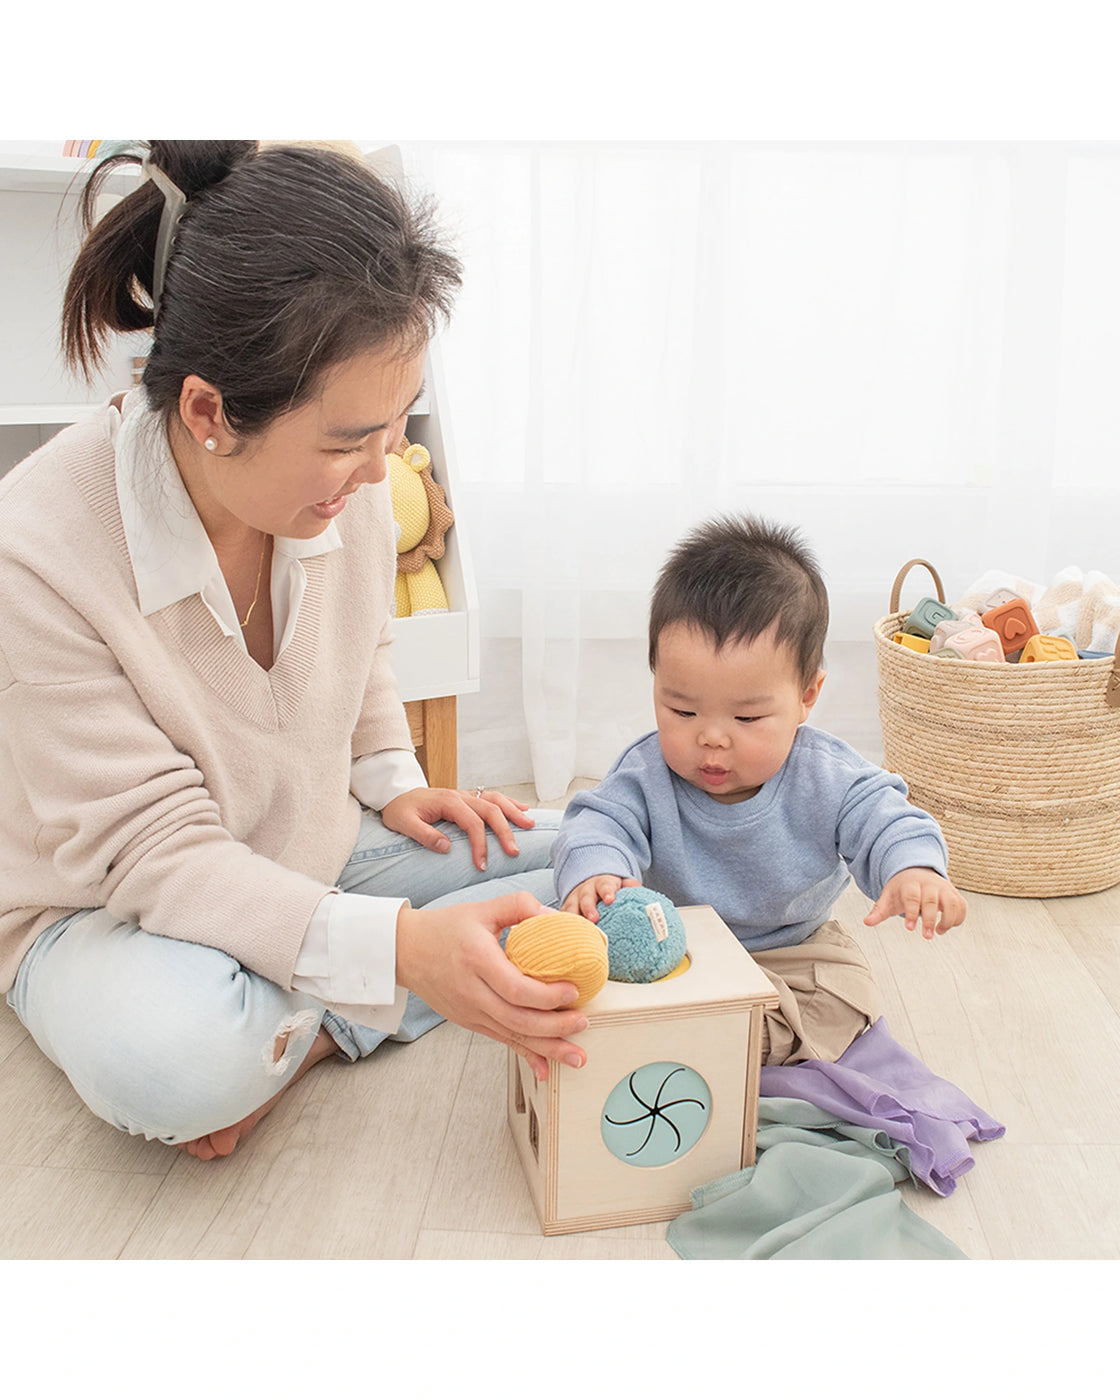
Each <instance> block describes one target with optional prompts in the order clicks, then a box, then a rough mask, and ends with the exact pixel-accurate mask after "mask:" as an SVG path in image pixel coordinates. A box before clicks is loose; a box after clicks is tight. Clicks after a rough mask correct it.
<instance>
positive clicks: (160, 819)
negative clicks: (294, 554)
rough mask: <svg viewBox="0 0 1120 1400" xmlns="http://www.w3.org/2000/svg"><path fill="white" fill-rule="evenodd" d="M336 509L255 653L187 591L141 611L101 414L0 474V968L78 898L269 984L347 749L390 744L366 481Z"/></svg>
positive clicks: (393, 710)
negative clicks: (267, 650) (283, 627)
mask: <svg viewBox="0 0 1120 1400" xmlns="http://www.w3.org/2000/svg"><path fill="white" fill-rule="evenodd" d="M337 524H338V529H339V533H340V535H341V537H342V540H343V546H344V547H343V548H342V549H336V550H333V551H331V552H329V553H326V554H323V555H318V556H315V557H312V558H310V559H307V560H305V561H304V567H305V569H306V572H307V590H306V593H305V594H304V598H303V602H302V605H301V607H300V612H299V620H298V623H297V625H296V630H295V634H294V636H293V637H292V639H291V641H290V642H289V644H288V646H287V647H286V648H285V649H284V651H283V652H282V653H281V655H280V656H279V657H278V659H277V661H276V663H275V665H274V666H273V667H272V669H271V671H267V672H266V671H263V670H262V669H261V668H260V667H259V666H258V665H257V663H256V662H255V661H253V660H252V659H251V658H250V657H249V656H248V655H246V653H245V652H244V651H243V650H242V648H241V647H240V646H239V644H238V642H237V640H236V639H235V638H232V637H226V636H225V635H224V634H223V632H222V629H221V628H220V626H219V625H218V623H217V621H216V620H215V618H214V616H213V615H212V614H211V613H210V611H209V609H208V608H207V607H206V605H205V604H204V603H203V602H202V600H201V598H200V597H199V596H198V595H195V596H194V597H191V598H186V599H183V600H182V601H181V602H178V603H173V604H172V605H171V606H169V607H166V608H163V609H162V610H161V611H159V612H156V613H153V614H152V615H151V616H150V617H147V618H145V617H143V616H142V615H141V613H140V611H139V608H138V606H137V599H136V587H135V582H134V579H133V574H132V568H131V565H130V561H129V557H128V551H127V548H126V545H125V537H124V530H123V527H122V524H121V516H120V509H119V506H118V503H117V494H116V484H115V459H114V450H113V444H112V440H111V438H110V433H109V427H108V417H107V414H106V413H100V414H97V415H94V416H93V417H92V418H90V419H88V420H86V421H85V422H83V423H80V424H77V425H75V426H74V427H72V428H67V429H66V430H65V431H63V432H62V433H60V434H59V435H58V436H57V437H56V438H54V439H53V440H52V441H51V442H49V443H47V444H46V446H45V447H42V448H40V449H39V451H38V452H36V453H34V454H33V455H32V456H31V457H29V458H27V460H26V461H24V462H22V463H21V464H20V465H19V466H18V467H15V468H14V469H13V470H12V471H11V472H10V473H9V474H8V476H7V477H5V478H4V479H3V480H2V481H0V986H3V987H4V988H7V987H9V986H10V985H11V983H12V981H13V980H14V978H15V974H16V970H17V968H18V966H19V962H20V959H21V958H22V956H23V954H24V953H25V952H26V950H27V949H28V947H30V945H31V943H32V942H33V941H34V940H35V938H36V937H37V936H38V935H39V933H40V932H41V931H42V930H43V929H44V928H45V927H46V926H47V925H48V924H50V923H53V922H54V921H55V920H56V919H58V918H60V917H61V916H62V915H63V914H65V913H67V912H69V911H71V910H75V909H83V908H89V907H105V908H107V909H108V910H109V911H110V912H111V913H113V914H116V915H118V916H119V917H120V918H135V919H136V920H138V921H139V923H140V925H141V926H142V927H143V928H145V929H147V930H148V931H149V932H151V933H156V934H161V935H164V936H166V937H169V938H181V939H185V940H187V941H189V942H195V943H206V944H209V945H211V946H212V947H215V948H221V949H223V950H224V951H226V952H228V953H230V954H231V955H232V956H233V957H235V958H236V959H237V960H238V962H240V963H242V964H243V965H244V966H245V967H248V968H250V969H252V970H253V971H255V972H258V973H261V974H262V975H263V976H265V977H268V978H270V979H271V980H272V981H274V982H278V983H279V984H280V985H281V986H284V987H289V986H290V985H291V976H292V971H293V968H294V965H295V960H296V956H297V954H298V952H299V948H300V944H301V942H302V940H303V937H304V934H305V933H306V931H307V925H308V922H309V920H310V918H311V915H312V913H313V912H314V910H315V908H316V906H317V905H318V903H319V901H320V900H321V899H322V897H323V896H324V895H325V894H326V893H327V892H328V890H330V889H331V888H332V886H333V884H334V881H335V880H336V878H337V877H338V875H339V873H340V871H341V870H342V867H343V865H344V864H345V863H346V861H347V859H348V858H349V856H350V854H351V851H352V849H353V844H354V840H355V837H356V835H357V829H358V819H359V808H358V804H357V802H356V801H355V799H354V798H353V797H352V796H351V795H350V791H349V786H350V765H351V761H352V759H353V758H356V757H359V756H361V755H363V754H366V753H375V752H378V751H380V750H382V749H386V748H398V749H411V748H412V743H411V740H410V738H409V730H408V723H407V720H406V719H405V714H404V707H403V706H402V704H401V702H400V700H399V698H398V696H397V688H396V682H395V679H394V677H393V674H392V671H391V668H390V663H389V643H390V640H391V632H390V618H391V616H392V601H393V584H394V575H395V566H396V548H395V543H394V533H393V517H392V508H391V503H390V498H389V487H388V484H387V483H382V484H380V485H376V486H365V487H363V488H362V489H361V490H360V491H359V492H358V493H357V494H356V495H354V496H352V497H351V498H350V500H349V502H348V504H347V508H346V510H345V511H344V512H343V513H342V515H341V516H339V517H338V521H337Z"/></svg>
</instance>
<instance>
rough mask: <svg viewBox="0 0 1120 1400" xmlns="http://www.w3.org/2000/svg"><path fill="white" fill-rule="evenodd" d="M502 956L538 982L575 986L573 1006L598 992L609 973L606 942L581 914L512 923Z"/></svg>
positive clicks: (551, 915) (536, 916)
mask: <svg viewBox="0 0 1120 1400" xmlns="http://www.w3.org/2000/svg"><path fill="white" fill-rule="evenodd" d="M506 956H507V957H508V958H509V960H510V961H511V962H512V963H513V964H514V965H515V966H516V967H518V968H520V969H521V971H522V972H524V973H525V974H526V975H527V976H529V977H536V978H537V979H538V981H541V982H573V983H575V985H576V987H577V988H578V990H579V996H578V998H577V999H576V1002H575V1005H576V1006H584V1005H585V1004H586V1003H587V1002H589V1001H590V1000H591V998H592V997H593V996H595V995H596V993H598V992H600V991H602V989H603V987H604V986H605V985H606V981H607V974H608V973H609V972H610V959H609V958H608V956H607V940H606V938H605V937H604V935H603V934H602V932H601V931H600V930H599V928H598V927H597V926H596V925H595V924H593V923H592V922H591V920H590V919H585V918H584V917H583V915H582V914H562V913H559V912H557V911H550V912H549V913H547V914H534V915H533V917H532V918H531V919H524V920H523V921H522V922H521V923H519V924H514V926H513V927H512V928H511V929H510V931H509V933H508V934H507V936H506Z"/></svg>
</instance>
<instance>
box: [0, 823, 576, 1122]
mask: <svg viewBox="0 0 1120 1400" xmlns="http://www.w3.org/2000/svg"><path fill="white" fill-rule="evenodd" d="M529 815H530V816H532V817H533V819H534V821H535V826H534V827H533V828H532V829H531V830H522V829H520V828H517V827H514V834H515V837H516V840H517V845H518V847H519V850H520V854H519V855H517V856H507V855H506V854H505V852H504V851H503V850H502V848H501V847H500V846H499V845H498V841H497V838H496V837H495V836H494V835H493V834H492V833H491V834H490V835H489V837H488V842H487V845H488V849H487V869H486V871H485V872H482V871H479V870H476V869H475V866H474V863H473V861H472V858H471V848H470V842H469V840H468V838H467V835H466V833H465V832H464V831H462V830H460V828H459V827H457V826H455V825H454V824H452V823H450V822H440V823H438V825H439V826H440V828H441V829H442V830H443V831H444V832H445V833H446V834H447V836H448V837H450V839H451V850H450V851H449V852H448V853H447V854H445V855H440V854H437V853H436V852H433V851H428V850H425V849H424V847H422V846H420V845H418V844H417V843H416V842H415V841H413V840H411V839H410V838H409V837H407V836H400V835H398V834H397V833H396V832H393V831H389V830H388V829H387V828H386V827H385V826H384V825H383V824H382V822H381V820H380V818H379V817H378V816H377V815H376V813H373V812H363V813H362V822H361V828H360V830H359V833H358V840H357V843H356V845H355V847H354V852H353V854H352V855H351V857H350V859H349V861H348V862H347V864H346V868H345V869H344V870H343V871H342V873H341V874H340V876H339V878H338V886H339V888H340V889H343V890H347V891H350V892H352V893H356V894H368V895H383V896H396V897H398V898H400V897H407V898H408V899H409V900H410V901H411V903H412V905H413V907H414V908H436V907H439V906H441V905H448V904H462V903H467V902H469V901H472V900H483V899H494V898H497V897H498V896H499V895H503V894H508V893H511V892H515V891H518V890H528V891H529V892H530V893H531V894H533V895H535V896H536V898H537V899H539V900H540V902H541V903H542V904H546V905H550V906H552V907H555V906H556V896H555V890H554V887H553V882H552V870H551V867H550V866H549V864H548V861H549V852H550V849H551V846H552V842H553V839H554V837H555V834H556V827H557V825H558V824H559V819H560V815H561V814H560V813H559V812H553V811H540V812H531V813H530V814H529ZM8 1005H9V1006H10V1007H11V1008H12V1010H13V1011H14V1012H15V1013H16V1015H17V1016H18V1017H19V1019H20V1020H21V1021H22V1022H23V1024H24V1025H25V1026H26V1027H27V1029H28V1031H29V1032H30V1034H31V1036H32V1038H33V1039H34V1041H35V1043H36V1044H37V1045H38V1046H39V1048H40V1049H41V1050H42V1051H43V1053H44V1054H45V1055H46V1056H47V1058H48V1059H49V1060H51V1061H52V1062H53V1063H54V1064H55V1065H57V1066H58V1067H59V1069H61V1070H62V1071H63V1073H64V1074H65V1075H66V1076H67V1078H68V1079H69V1080H70V1082H71V1084H73V1086H74V1088H75V1089H76V1090H77V1092H78V1095H79V1096H80V1097H81V1099H82V1100H83V1101H84V1102H85V1103H86V1105H87V1106H88V1107H89V1108H90V1109H92V1110H93V1112H94V1113H95V1114H97V1116H98V1117H99V1118H103V1119H105V1121H106V1122H108V1123H112V1124H113V1126H114V1127H116V1128H120V1129H121V1130H122V1131H124V1132H128V1133H135V1134H143V1136H144V1137H146V1138H156V1139H158V1140H159V1141H160V1142H167V1143H177V1142H190V1141H191V1140H192V1139H193V1138H197V1137H201V1136H202V1135H203V1134H204V1133H209V1132H214V1131H215V1130H217V1129H218V1128H225V1127H229V1126H230V1125H231V1124H233V1123H239V1122H240V1121H241V1119H242V1118H245V1117H247V1116H248V1115H249V1114H250V1113H252V1112H253V1111H254V1110H255V1109H257V1108H259V1107H260V1106H261V1105H262V1104H264V1103H266V1102H267V1101H268V1100H269V1099H270V1098H272V1097H273V1096H274V1095H275V1094H276V1093H277V1092H278V1091H279V1090H280V1089H281V1088H283V1087H284V1085H285V1084H287V1083H288V1082H289V1081H290V1080H291V1078H292V1077H293V1075H294V1074H295V1073H296V1070H297V1069H298V1068H299V1066H300V1065H301V1064H302V1063H303V1060H304V1058H305V1056H306V1055H307V1052H308V1051H309V1050H310V1049H311V1044H312V1041H313V1040H314V1039H315V1036H316V1034H317V1032H318V1030H319V1027H320V1026H323V1027H324V1028H325V1029H326V1030H327V1031H328V1032H329V1034H330V1035H331V1037H332V1038H333V1039H334V1041H335V1043H336V1044H337V1045H338V1052H339V1054H340V1055H341V1056H343V1057H345V1058H346V1059H348V1060H357V1059H360V1058H361V1057H362V1056H364V1055H368V1054H370V1052H371V1051H373V1050H374V1049H376V1047H377V1046H378V1045H379V1044H380V1043H381V1042H382V1041H383V1040H385V1039H386V1038H387V1037H386V1036H385V1034H384V1033H383V1032H381V1031H375V1030H371V1029H370V1028H369V1027H367V1026H360V1025H357V1024H355V1023H354V1022H352V1021H346V1020H343V1019H342V1018H341V1017H340V1016H337V1015H336V1014H335V1013H333V1012H331V1011H328V1010H327V1009H326V1008H325V1007H324V1006H323V1005H322V1003H321V1002H318V1001H316V1000H315V999H314V998H313V997H311V996H308V995H307V994H306V993H304V992H289V991H285V990H284V989H283V988H282V987H279V986H277V985H276V984H275V983H273V982H269V981H268V980H266V979H265V978H263V977H260V976H258V975H257V974H256V973H253V972H249V971H248V970H247V969H246V968H243V967H242V966H241V965H240V964H239V963H238V962H237V961H236V960H235V959H233V958H231V957H230V956H229V955H228V954H226V953H222V952H219V951H218V950H217V949H215V948H208V947H205V946H203V945H202V944H198V943H183V942H179V941H178V940H176V939H172V938H158V937H156V936H155V935H153V934H150V933H146V932H145V931H144V930H143V929H142V928H140V927H139V925H138V924H137V923H136V922H135V921H123V922H122V921H120V920H114V919H113V918H112V917H111V916H110V915H109V914H108V912H107V911H106V910H104V909H83V910H81V911H79V912H78V913H76V914H70V915H68V916H67V917H66V918H65V919H60V920H59V921H58V922H57V923H54V924H52V925H51V926H50V927H49V928H47V929H45V930H44V931H43V933H42V934H41V935H40V936H39V938H38V939H37V941H36V942H35V943H34V944H33V945H32V947H31V948H30V949H29V950H28V952H27V954H26V956H25V957H24V959H23V961H22V963H21V964H20V968H19V973H18V975H17V977H16V980H15V983H14V985H13V986H12V989H11V991H10V992H9V993H8ZM441 1019H442V1017H440V1016H438V1015H437V1014H436V1013H435V1012H434V1011H432V1010H431V1008H430V1007H428V1006H426V1005H425V1004H424V1003H423V1002H422V1001H421V1000H420V999H419V998H418V997H415V996H413V995H412V994H411V993H410V994H409V999H408V1008H407V1010H406V1012H405V1015H404V1019H403V1020H402V1022H401V1026H400V1029H399V1030H398V1031H397V1032H396V1034H395V1035H393V1036H392V1037H391V1038H392V1039H393V1040H415V1039H416V1037H417V1036H420V1035H423V1034H424V1032H425V1031H428V1030H431V1028H432V1027H433V1026H435V1025H438V1024H439V1022H440V1020H441ZM284 1035H286V1036H287V1041H286V1044H285V1045H284V1046H283V1054H282V1055H281V1057H280V1059H279V1060H277V1059H276V1058H275V1053H276V1046H277V1043H278V1041H280V1039H281V1037H283V1036H284Z"/></svg>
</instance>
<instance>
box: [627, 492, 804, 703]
mask: <svg viewBox="0 0 1120 1400" xmlns="http://www.w3.org/2000/svg"><path fill="white" fill-rule="evenodd" d="M674 622H683V623H685V624H686V625H688V626H691V627H698V628H700V630H701V631H703V632H706V633H707V634H708V636H710V637H711V639H712V641H713V642H714V643H715V646H716V649H717V650H718V649H720V648H721V647H723V646H725V645H726V644H727V643H728V642H753V641H754V639H755V638H756V637H760V636H761V635H762V634H763V633H764V632H768V631H769V630H770V628H771V627H776V632H775V640H776V642H777V643H778V644H779V645H784V646H786V647H788V648H789V651H790V654H791V655H792V657H793V659H794V663H795V665H796V666H797V669H798V674H799V676H800V677H801V680H802V681H803V683H804V684H805V685H811V684H812V682H813V679H814V677H815V676H816V674H817V672H818V671H819V670H820V669H821V664H822V660H823V657H824V639H825V634H826V633H827V632H828V593H827V591H826V589H825V586H824V580H823V579H822V578H821V573H820V568H819V566H818V564H817V561H816V559H815V558H814V556H813V554H812V552H811V551H810V550H809V549H808V548H807V546H806V545H805V544H804V542H803V541H802V539H801V537H800V536H799V535H798V533H797V531H796V530H794V529H792V528H791V527H789V526H785V525H772V524H770V523H768V522H767V521H765V520H758V519H756V518H755V517H754V516H749V515H739V516H735V515H727V516H720V517H718V518H717V519H715V520H710V521H708V522H706V523H705V524H703V525H699V526H697V527H696V528H695V529H694V530H693V531H691V533H690V534H688V535H686V536H685V538H684V539H683V540H681V542H680V543H679V544H678V545H676V547H675V548H674V549H673V551H672V553H671V554H670V555H669V557H668V559H667V560H666V561H665V563H664V565H663V566H662V569H661V572H660V574H659V575H658V578H657V584H656V586H655V587H654V591H653V601H652V603H651V605H650V615H649V664H650V669H651V670H652V669H653V668H654V667H656V665H657V641H658V638H659V637H660V636H661V633H662V632H663V631H664V630H665V628H666V627H668V626H669V625H670V624H671V623H674Z"/></svg>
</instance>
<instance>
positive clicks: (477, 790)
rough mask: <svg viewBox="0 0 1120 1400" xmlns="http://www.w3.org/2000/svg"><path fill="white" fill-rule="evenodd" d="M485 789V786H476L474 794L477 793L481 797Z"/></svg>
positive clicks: (476, 795)
mask: <svg viewBox="0 0 1120 1400" xmlns="http://www.w3.org/2000/svg"><path fill="white" fill-rule="evenodd" d="M484 791H485V789H484V788H480V787H477V788H475V790H474V795H475V797H481V796H482V794H483V792H484Z"/></svg>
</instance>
